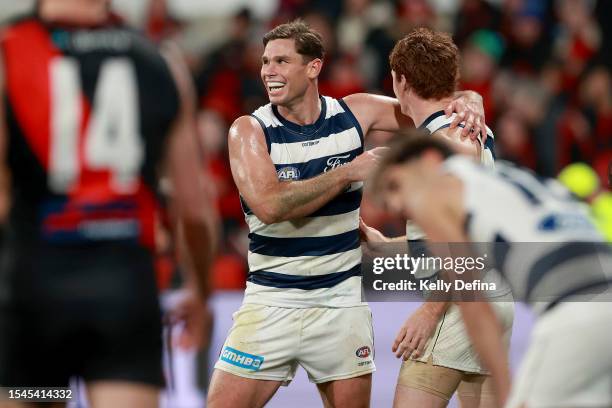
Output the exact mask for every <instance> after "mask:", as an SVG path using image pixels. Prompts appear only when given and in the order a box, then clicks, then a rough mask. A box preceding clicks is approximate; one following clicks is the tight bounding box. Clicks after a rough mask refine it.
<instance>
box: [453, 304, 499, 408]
mask: <svg viewBox="0 0 612 408" xmlns="http://www.w3.org/2000/svg"><path fill="white" fill-rule="evenodd" d="M458 305H459V309H460V310H461V315H462V317H463V322H464V323H465V327H466V329H467V332H468V335H469V336H470V339H471V340H472V345H473V346H474V349H475V350H476V352H477V353H478V355H479V356H480V358H481V359H482V362H483V364H484V365H485V366H486V367H487V368H488V369H489V370H490V371H491V375H492V376H493V383H494V384H495V391H496V394H497V399H498V401H497V402H498V404H499V406H504V404H505V402H506V399H507V398H508V394H509V392H510V384H511V380H510V378H511V377H510V372H509V370H508V367H509V365H508V357H507V354H506V348H505V347H504V345H503V336H502V333H503V331H502V328H501V326H500V323H499V320H498V319H497V317H496V316H495V313H494V311H493V309H492V308H491V305H490V304H489V302H459V303H458Z"/></svg>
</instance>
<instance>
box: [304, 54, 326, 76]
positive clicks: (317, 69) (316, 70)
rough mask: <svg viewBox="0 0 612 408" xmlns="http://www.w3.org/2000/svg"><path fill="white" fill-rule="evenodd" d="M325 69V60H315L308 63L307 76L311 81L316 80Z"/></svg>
mask: <svg viewBox="0 0 612 408" xmlns="http://www.w3.org/2000/svg"><path fill="white" fill-rule="evenodd" d="M322 68H323V60H322V59H321V58H315V59H313V60H312V61H310V62H309V63H308V68H307V75H308V78H310V79H315V78H317V77H318V76H319V74H320V73H321V69H322Z"/></svg>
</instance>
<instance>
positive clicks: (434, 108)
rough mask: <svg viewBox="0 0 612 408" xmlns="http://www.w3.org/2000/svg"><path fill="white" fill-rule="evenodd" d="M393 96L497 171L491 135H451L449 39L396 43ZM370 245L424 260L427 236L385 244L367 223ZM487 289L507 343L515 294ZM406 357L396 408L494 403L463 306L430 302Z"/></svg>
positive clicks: (411, 334) (399, 349)
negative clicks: (398, 248)
mask: <svg viewBox="0 0 612 408" xmlns="http://www.w3.org/2000/svg"><path fill="white" fill-rule="evenodd" d="M389 60H390V64H391V68H392V76H393V90H394V92H395V94H396V96H397V98H398V100H399V101H400V105H401V106H402V109H403V111H404V112H406V113H408V114H409V115H410V117H412V118H413V119H414V121H415V123H416V124H417V125H419V128H421V129H423V130H425V131H426V132H428V133H430V134H432V135H433V134H435V136H432V137H439V138H444V139H445V140H446V141H447V142H449V143H450V144H451V145H452V146H453V148H454V149H455V150H456V151H457V152H458V153H461V154H463V155H465V156H466V157H470V158H472V159H475V160H477V161H480V162H481V163H483V164H484V165H485V166H487V167H493V166H494V162H493V159H494V148H493V143H494V136H493V133H492V132H491V130H490V129H488V128H487V133H488V137H487V138H486V141H485V142H484V143H479V141H474V142H473V143H469V142H466V141H462V140H461V139H460V138H459V137H458V135H457V133H458V130H460V129H454V130H452V129H450V127H449V125H450V123H451V122H452V117H446V115H445V114H444V112H443V110H442V109H443V107H444V106H445V105H446V102H445V99H448V98H450V97H452V94H453V90H454V89H455V84H456V83H457V80H458V71H459V70H458V65H459V50H458V49H457V46H456V45H455V44H454V43H453V40H452V39H451V38H450V36H448V35H447V34H444V33H439V32H435V31H432V30H430V29H427V28H418V29H415V30H413V31H412V32H410V33H409V34H408V35H406V36H405V37H404V38H403V39H401V40H400V41H398V42H397V44H396V45H395V47H394V49H393V51H392V52H391V55H390V57H389ZM361 229H362V232H363V236H364V238H365V241H366V242H368V243H370V244H375V243H377V242H407V243H408V249H409V250H410V251H411V252H414V253H415V255H418V254H419V252H418V251H419V249H421V248H422V247H423V245H424V240H426V239H427V237H426V235H425V234H424V233H423V231H422V230H420V229H419V228H418V227H417V226H415V225H414V223H412V222H408V223H407V226H406V235H405V236H402V237H396V238H387V237H384V236H382V234H381V233H380V232H378V231H376V230H375V229H373V228H371V227H369V226H367V225H366V224H365V223H364V222H362V223H361ZM487 279H488V280H489V281H494V280H495V281H496V283H497V290H495V291H488V292H487V296H488V297H489V298H490V299H494V301H493V302H492V305H493V306H494V309H495V312H496V313H497V316H498V317H499V319H500V321H501V322H502V324H503V327H504V336H505V339H506V341H507V342H509V340H510V336H511V332H512V321H513V316H514V308H513V303H512V296H511V294H510V288H509V287H508V286H507V285H505V284H504V283H503V281H502V280H501V279H499V276H498V275H495V272H494V271H491V273H490V274H488V275H487ZM392 351H393V352H395V353H396V356H397V357H403V359H404V360H405V361H403V363H402V367H401V369H400V373H399V376H398V381H397V386H396V390H395V400H394V407H396V408H403V407H408V408H409V407H414V406H427V407H432V408H435V407H444V406H446V405H447V404H448V401H449V400H450V399H451V398H452V396H453V394H454V393H455V392H457V395H458V397H459V401H460V402H461V406H462V407H463V408H489V407H491V406H492V405H493V404H494V403H495V400H494V393H493V383H492V380H491V378H490V376H489V375H487V374H488V372H487V370H486V369H485V367H483V366H482V364H481V363H480V361H479V359H478V356H477V355H476V352H475V351H474V349H473V347H472V345H471V344H470V341H469V337H468V335H467V332H466V331H465V327H464V326H463V322H462V320H461V313H460V310H459V307H458V306H457V305H454V304H452V303H451V302H433V301H428V302H424V303H423V304H422V305H421V306H420V307H419V308H418V309H417V310H416V312H415V313H413V314H412V315H411V316H410V317H409V318H408V319H407V320H406V322H405V323H404V324H403V325H402V327H401V328H400V330H399V333H398V335H397V337H396V339H395V342H394V344H393V346H392Z"/></svg>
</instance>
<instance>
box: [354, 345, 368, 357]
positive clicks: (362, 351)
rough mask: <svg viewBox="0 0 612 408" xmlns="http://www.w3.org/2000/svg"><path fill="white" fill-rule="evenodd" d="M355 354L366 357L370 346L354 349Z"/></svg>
mask: <svg viewBox="0 0 612 408" xmlns="http://www.w3.org/2000/svg"><path fill="white" fill-rule="evenodd" d="M355 355H356V356H357V357H359V358H368V357H370V348H369V347H368V346H363V347H359V348H358V349H357V351H355Z"/></svg>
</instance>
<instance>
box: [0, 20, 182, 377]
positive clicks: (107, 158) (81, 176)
mask: <svg viewBox="0 0 612 408" xmlns="http://www.w3.org/2000/svg"><path fill="white" fill-rule="evenodd" d="M0 46H1V48H0V50H1V52H2V60H3V64H4V72H5V78H4V79H5V81H4V82H5V96H4V97H5V101H6V103H5V105H6V111H7V112H6V113H7V115H6V118H7V130H8V138H7V139H8V154H7V160H8V165H9V169H10V171H11V178H12V191H11V198H12V203H11V210H10V215H9V220H8V226H7V227H8V228H7V237H6V238H7V239H6V246H7V248H5V250H6V253H7V254H8V255H9V257H8V261H7V265H6V267H5V268H3V270H2V271H0V272H2V274H3V278H5V279H6V278H8V279H6V281H5V283H6V284H7V285H6V287H7V288H8V294H9V298H8V299H6V298H5V297H4V298H0V331H2V332H3V333H10V336H9V335H7V336H3V339H2V341H1V342H0V385H23V386H25V385H32V386H33V385H36V386H43V385H44V386H66V385H67V381H68V378H69V377H70V376H72V375H78V376H80V377H83V378H85V380H86V381H87V380H92V379H108V380H114V379H126V378H129V379H130V380H132V381H135V382H141V383H147V384H151V385H155V386H159V385H161V384H162V383H163V379H162V372H161V366H160V361H161V322H160V311H159V304H158V299H157V290H156V286H155V277H154V269H153V259H152V253H151V249H152V248H153V244H154V227H155V225H154V223H155V212H156V207H157V202H156V199H155V197H156V179H157V177H156V173H157V171H158V170H159V165H160V162H161V159H162V155H163V150H164V144H165V138H166V135H167V134H168V133H169V131H170V128H171V126H172V124H173V122H174V119H175V117H176V116H177V114H178V111H179V103H180V102H179V94H178V90H177V88H176V85H175V82H174V79H173V77H172V74H171V72H170V69H169V67H168V65H167V64H166V62H165V60H164V59H163V58H162V56H161V55H160V54H159V53H158V51H157V50H156V49H155V47H154V46H152V45H151V44H150V43H149V42H148V41H147V40H145V39H144V38H143V37H141V36H140V35H138V34H136V33H134V32H132V31H130V30H128V29H126V28H123V27H122V26H121V25H120V24H119V23H118V22H109V23H108V24H105V25H104V26H99V27H70V26H63V25H55V26H51V25H47V24H45V23H43V22H42V21H40V20H38V19H36V18H31V19H26V20H22V21H19V22H17V23H15V24H13V25H12V26H10V27H8V28H7V30H6V31H5V32H4V36H3V38H2V39H1V42H0ZM5 306H7V307H5ZM35 367H37V368H39V367H44V369H43V370H40V369H37V368H35Z"/></svg>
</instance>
